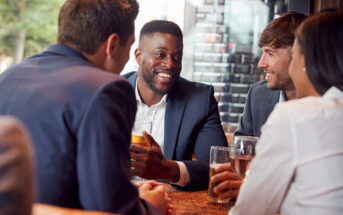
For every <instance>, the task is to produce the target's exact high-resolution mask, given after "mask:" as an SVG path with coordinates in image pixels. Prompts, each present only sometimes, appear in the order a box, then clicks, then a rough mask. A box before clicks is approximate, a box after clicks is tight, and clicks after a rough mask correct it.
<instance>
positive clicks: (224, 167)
mask: <svg viewBox="0 0 343 215" xmlns="http://www.w3.org/2000/svg"><path fill="white" fill-rule="evenodd" d="M224 171H231V172H233V171H234V170H233V169H232V166H231V164H230V163H224V164H220V165H218V166H217V167H216V172H224Z"/></svg>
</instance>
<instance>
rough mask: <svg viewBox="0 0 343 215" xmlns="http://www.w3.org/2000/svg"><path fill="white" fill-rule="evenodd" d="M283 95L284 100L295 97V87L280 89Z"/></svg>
mask: <svg viewBox="0 0 343 215" xmlns="http://www.w3.org/2000/svg"><path fill="white" fill-rule="evenodd" d="M282 92H283V93H284V95H285V99H286V101H289V100H293V99H296V92H295V89H292V90H283V91H282Z"/></svg>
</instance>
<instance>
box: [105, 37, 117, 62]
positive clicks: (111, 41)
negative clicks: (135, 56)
mask: <svg viewBox="0 0 343 215" xmlns="http://www.w3.org/2000/svg"><path fill="white" fill-rule="evenodd" d="M119 46H120V38H119V35H118V34H116V33H113V34H111V35H110V36H109V37H108V38H107V41H106V48H105V51H106V58H111V59H113V57H114V54H115V51H116V50H117V49H118V48H119Z"/></svg>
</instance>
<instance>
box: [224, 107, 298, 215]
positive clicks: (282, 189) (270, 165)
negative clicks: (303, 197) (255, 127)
mask: <svg viewBox="0 0 343 215" xmlns="http://www.w3.org/2000/svg"><path fill="white" fill-rule="evenodd" d="M282 107H283V106H282V105H277V106H276V108H275V109H274V111H273V112H272V114H271V115H270V117H269V118H268V120H267V122H266V124H265V125H264V126H263V127H262V135H261V138H260V141H259V142H258V144H257V147H256V156H255V158H254V159H253V161H252V162H251V165H250V172H249V175H248V176H247V178H246V181H245V182H244V183H243V185H242V186H241V189H240V192H239V195H238V199H237V202H236V205H235V206H234V207H233V208H232V209H230V212H229V214H230V215H235V214H254V215H259V214H263V215H269V214H270V215H275V214H276V213H277V212H278V211H279V209H280V208H281V205H282V201H283V199H284V197H285V195H286V193H287V191H288V186H289V184H290V182H291V180H292V177H293V174H294V169H295V163H296V162H295V157H297V156H296V154H295V153H296V150H295V147H294V140H293V139H292V138H294V135H295V133H294V132H293V128H292V126H291V116H288V115H287V113H286V112H285V111H283V108H282Z"/></svg>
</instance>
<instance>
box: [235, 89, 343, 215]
mask: <svg viewBox="0 0 343 215" xmlns="http://www.w3.org/2000/svg"><path fill="white" fill-rule="evenodd" d="M279 210H280V211H281V214H286V215H291V214H292V215H304V214H310V215H317V214H325V215H331V214H342V213H343V92H342V91H340V90H338V89H337V88H335V87H332V88H330V89H329V90H328V91H327V92H326V93H325V94H324V96H323V97H306V98H303V99H299V100H293V101H289V102H285V103H279V104H277V105H276V107H275V109H274V111H273V112H272V113H271V115H270V116H269V118H268V120H267V122H266V123H265V125H264V126H263V127H262V135H261V138H260V141H259V143H258V144H257V146H256V157H255V158H254V159H253V161H252V162H251V166H250V172H249V175H248V176H247V178H246V181H245V182H244V183H243V185H242V187H241V189H240V193H239V196H238V200H237V203H236V205H235V206H234V207H233V208H232V209H231V210H230V213H229V214H230V215H235V214H244V215H248V214H254V215H259V214H264V215H268V214H270V215H274V214H276V213H277V212H278V211H279Z"/></svg>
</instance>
